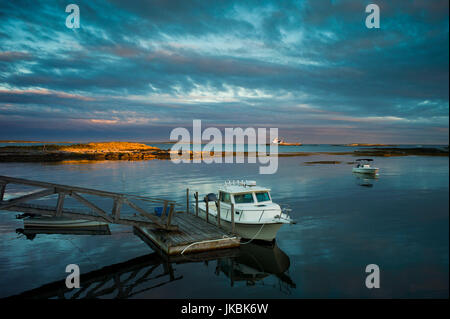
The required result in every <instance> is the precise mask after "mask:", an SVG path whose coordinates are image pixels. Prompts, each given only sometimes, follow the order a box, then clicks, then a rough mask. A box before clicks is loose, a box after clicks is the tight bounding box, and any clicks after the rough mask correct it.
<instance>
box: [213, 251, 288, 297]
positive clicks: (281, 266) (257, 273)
mask: <svg viewBox="0 0 450 319" xmlns="http://www.w3.org/2000/svg"><path fill="white" fill-rule="evenodd" d="M289 266H290V260H289V257H288V256H287V255H286V254H285V253H284V252H283V251H282V250H281V249H280V248H279V247H278V246H277V245H276V244H275V245H259V244H252V243H250V244H243V245H241V246H240V247H239V255H238V256H237V257H236V258H224V259H219V260H218V261H217V268H216V274H218V273H219V272H223V273H224V274H225V275H226V276H227V277H229V278H230V280H231V285H232V286H233V285H234V284H235V283H236V282H245V284H246V285H247V286H252V285H256V284H257V283H258V282H262V280H263V279H264V278H266V277H269V276H271V275H274V276H276V277H277V278H278V280H279V284H280V289H284V290H285V291H286V292H288V293H289V291H290V289H291V288H295V287H296V286H295V283H294V282H293V281H292V279H291V278H290V277H289V275H287V271H288V269H289Z"/></svg>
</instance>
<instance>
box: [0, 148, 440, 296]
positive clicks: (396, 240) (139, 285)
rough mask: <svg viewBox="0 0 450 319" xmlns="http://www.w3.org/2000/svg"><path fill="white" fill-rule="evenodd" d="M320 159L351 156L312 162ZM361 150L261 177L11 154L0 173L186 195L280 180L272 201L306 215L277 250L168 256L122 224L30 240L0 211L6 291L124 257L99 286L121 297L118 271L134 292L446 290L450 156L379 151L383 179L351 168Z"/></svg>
mask: <svg viewBox="0 0 450 319" xmlns="http://www.w3.org/2000/svg"><path fill="white" fill-rule="evenodd" d="M317 160H339V161H342V163H341V164H336V165H325V164H317V165H308V164H305V163H304V162H305V161H317ZM352 160H354V158H352V157H351V156H308V157H283V158H279V169H278V172H277V173H276V174H274V175H259V174H258V165H257V164H211V165H206V164H173V163H171V162H170V161H158V160H154V161H142V162H125V161H119V162H103V163H96V164H70V165H61V164H57V165H55V164H53V165H49V164H38V163H32V164H25V163H24V164H18V163H11V164H10V163H2V164H0V175H8V176H16V177H22V178H28V179H36V180H42V181H50V182H55V183H62V184H71V185H77V186H84V187H90V188H98V189H103V190H110V191H117V192H125V193H132V194H139V195H149V196H157V197H166V198H170V199H177V200H179V201H180V202H181V203H185V198H184V196H185V189H186V187H189V188H190V189H191V191H195V190H197V191H199V193H200V194H205V193H208V192H211V191H214V190H215V189H216V187H217V185H218V184H221V183H223V181H224V180H227V179H253V180H256V181H257V183H258V184H261V185H265V186H269V187H271V188H272V197H273V199H274V201H275V202H277V203H280V204H283V205H286V206H289V207H290V208H291V209H292V213H291V215H292V216H293V217H294V218H295V219H296V220H297V221H298V223H297V224H296V225H290V226H283V227H282V228H281V230H280V232H279V233H278V236H277V246H276V247H274V248H273V247H267V246H260V245H253V244H248V245H245V246H242V248H241V249H238V250H231V251H226V252H223V255H219V256H214V255H213V256H206V257H205V256H204V257H202V258H197V259H187V260H186V259H185V260H182V261H178V262H172V263H165V262H164V261H163V260H161V258H159V257H158V256H157V254H155V253H154V252H153V251H152V250H151V249H150V248H149V247H148V246H147V245H146V244H145V243H144V242H143V241H142V240H140V239H139V238H138V237H137V236H135V235H134V234H133V232H132V230H131V229H130V227H125V226H112V227H111V233H112V234H111V235H97V236H92V235H70V234H67V235H61V234H51V235H46V234H38V235H37V236H36V237H35V238H34V239H33V240H29V239H27V238H26V237H25V236H23V235H20V234H17V233H16V229H18V228H22V227H23V225H22V222H21V221H20V220H16V219H15V217H14V215H15V214H14V213H11V212H0V297H6V296H10V295H14V294H19V293H22V292H25V291H28V290H30V289H34V288H38V287H40V286H42V285H44V284H47V283H50V282H54V281H58V280H63V279H64V278H65V276H66V273H65V267H66V265H68V264H72V263H75V264H78V265H79V266H80V269H81V273H82V278H83V274H87V273H90V272H92V271H95V270H98V269H101V268H102V267H105V266H109V265H114V264H117V263H124V262H126V263H125V264H122V265H119V266H115V267H112V268H111V269H110V270H108V271H107V272H108V274H109V276H110V278H111V279H110V280H109V281H108V282H106V283H105V284H104V286H102V288H101V289H100V288H99V289H98V290H99V291H101V290H102V289H103V288H105V290H104V292H105V293H104V294H103V297H106V298H112V297H115V296H117V294H118V292H117V291H118V290H114V280H118V278H120V279H121V280H123V281H124V282H125V283H124V286H123V287H125V288H126V289H125V288H124V289H122V295H120V296H128V297H135V298H187V297H190V298H205V297H206V298H221V297H223V298H304V297H311V298H317V297H318V298H348V297H357V298H359V297H361V298H371V297H383V298H384V297H386V298H390V297H400V298H404V297H413V298H428V297H445V298H448V283H449V276H448V272H449V260H448V255H449V245H448V244H449V215H448V208H449V207H448V206H449V200H448V191H449V189H448V186H449V162H448V157H422V156H420V157H419V156H409V157H391V158H377V159H376V165H377V166H378V167H379V168H380V175H379V177H378V178H377V179H367V178H361V177H358V176H355V175H353V174H352V173H351V165H349V164H347V162H350V161H352ZM10 191H12V193H11V194H16V195H18V194H21V193H23V190H21V189H18V188H11V189H10ZM141 256H144V257H141ZM138 257H141V258H138ZM136 258H138V259H136ZM127 261H128V262H127ZM368 264H377V265H378V266H379V267H380V270H381V288H380V289H373V290H369V289H367V288H366V287H365V284H364V282H365V277H366V273H365V267H366V265H368ZM127 267H128V268H127ZM129 269H131V270H129ZM127 271H129V272H127ZM130 276H131V277H130ZM129 277H130V278H131V279H129V280H128V281H127V278H129ZM139 278H143V279H142V280H139ZM123 287H122V288H123ZM106 288H111V289H109V290H108V289H106ZM127 289H128V290H127ZM123 291H125V292H123ZM52 294H53V292H50V293H49V295H46V296H47V297H52V296H56V295H54V294H53V295H52ZM67 296H70V294H67V295H66V297H67ZM83 296H84V295H83V294H81V297H83Z"/></svg>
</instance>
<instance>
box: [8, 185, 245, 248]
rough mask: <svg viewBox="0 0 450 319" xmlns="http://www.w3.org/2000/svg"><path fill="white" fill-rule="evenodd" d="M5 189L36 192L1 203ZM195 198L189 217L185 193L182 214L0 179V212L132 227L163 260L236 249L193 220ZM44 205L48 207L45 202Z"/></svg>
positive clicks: (124, 197)
mask: <svg viewBox="0 0 450 319" xmlns="http://www.w3.org/2000/svg"><path fill="white" fill-rule="evenodd" d="M10 184H17V185H22V186H26V187H30V186H31V187H37V188H38V190H34V191H33V192H31V193H29V194H26V195H22V196H19V197H16V198H11V199H8V200H4V197H5V195H6V190H7V186H8V185H10ZM81 194H83V196H82V195H81ZM55 195H56V196H55ZM52 196H53V197H56V200H55V203H54V204H53V205H42V204H39V203H33V202H30V201H32V200H37V199H39V200H41V199H43V198H45V197H52ZM86 196H89V197H91V198H92V197H93V198H92V199H91V198H88V197H86ZM65 198H72V199H75V200H76V201H77V202H78V204H81V206H82V207H84V208H85V209H84V210H80V209H79V208H76V209H75V208H72V207H67V204H66V202H67V201H65V200H64V199H65ZM195 198H196V203H197V204H196V212H195V214H193V213H192V214H191V213H189V190H187V192H186V211H185V212H182V211H176V210H175V207H176V206H177V203H176V202H175V201H172V200H167V199H159V198H155V197H143V196H136V195H129V194H121V193H113V192H107V191H101V190H96V189H90V188H84V187H77V186H70V185H61V184H53V183H47V182H40V181H32V180H26V179H21V178H14V177H8V176H0V210H8V211H16V212H24V213H30V214H34V215H43V216H53V217H67V218H71V219H82V220H93V221H99V222H103V223H108V224H122V225H128V226H133V227H134V231H135V233H136V234H137V235H139V237H140V238H142V239H143V240H144V241H145V242H147V243H148V244H149V245H150V246H152V248H153V249H154V250H155V251H158V252H160V253H164V254H168V255H176V254H188V253H194V252H203V251H208V250H216V249H224V248H233V247H238V246H239V245H240V237H238V236H236V235H234V234H233V233H232V232H229V231H227V230H224V229H223V228H221V227H220V226H217V225H215V224H212V223H209V222H208V218H207V219H206V220H204V219H202V218H200V217H198V194H197V193H196V197H195ZM46 200H47V202H48V201H49V200H50V198H46ZM108 200H109V202H111V206H112V208H111V210H110V212H108V210H107V209H105V208H102V207H100V206H101V205H100V204H99V203H103V202H104V201H108ZM138 201H140V202H145V203H147V204H148V203H150V204H152V205H156V206H158V207H161V208H162V213H161V216H157V215H156V214H154V213H152V212H151V211H149V210H148V209H146V208H143V206H142V205H141V204H137V202H138ZM124 206H127V208H128V209H131V210H132V212H134V213H133V214H131V215H130V214H126V213H124V212H123V210H124ZM178 207H179V205H178ZM232 229H234V227H233V228H232Z"/></svg>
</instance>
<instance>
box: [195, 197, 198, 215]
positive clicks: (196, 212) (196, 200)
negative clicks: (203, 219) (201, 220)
mask: <svg viewBox="0 0 450 319" xmlns="http://www.w3.org/2000/svg"><path fill="white" fill-rule="evenodd" d="M195 216H196V217H198V192H195Z"/></svg>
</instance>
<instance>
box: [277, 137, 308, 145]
mask: <svg viewBox="0 0 450 319" xmlns="http://www.w3.org/2000/svg"><path fill="white" fill-rule="evenodd" d="M272 144H278V145H291V146H300V145H302V143H287V142H285V141H284V139H282V138H278V137H276V138H274V139H273V140H272Z"/></svg>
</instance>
